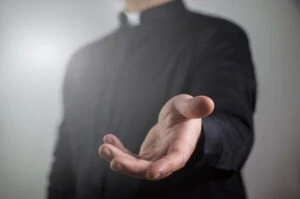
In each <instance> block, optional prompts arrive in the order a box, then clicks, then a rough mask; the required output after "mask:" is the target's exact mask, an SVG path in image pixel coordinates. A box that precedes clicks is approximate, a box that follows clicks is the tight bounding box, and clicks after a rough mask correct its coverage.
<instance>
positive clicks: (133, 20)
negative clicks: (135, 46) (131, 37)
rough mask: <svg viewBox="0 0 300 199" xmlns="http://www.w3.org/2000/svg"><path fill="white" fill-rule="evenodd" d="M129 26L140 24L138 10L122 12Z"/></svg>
mask: <svg viewBox="0 0 300 199" xmlns="http://www.w3.org/2000/svg"><path fill="white" fill-rule="evenodd" d="M124 14H125V15H126V17H127V23H128V25H129V26H138V25H140V24H141V15H140V13H139V12H124Z"/></svg>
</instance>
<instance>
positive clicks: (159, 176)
mask: <svg viewBox="0 0 300 199" xmlns="http://www.w3.org/2000/svg"><path fill="white" fill-rule="evenodd" d="M161 177H162V173H157V174H155V175H154V180H159V179H160V178H161Z"/></svg>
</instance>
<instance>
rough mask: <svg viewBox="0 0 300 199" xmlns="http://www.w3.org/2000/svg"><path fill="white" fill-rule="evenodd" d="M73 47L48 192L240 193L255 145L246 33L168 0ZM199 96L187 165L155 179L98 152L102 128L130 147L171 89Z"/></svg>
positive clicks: (77, 198)
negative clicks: (112, 164) (117, 167)
mask: <svg viewBox="0 0 300 199" xmlns="http://www.w3.org/2000/svg"><path fill="white" fill-rule="evenodd" d="M120 22H121V25H120V27H119V28H118V29H117V30H116V31H115V32H113V33H112V34H110V35H108V36H106V37H105V38H102V39H100V40H98V41H95V42H93V43H91V44H89V45H86V46H85V47H83V48H81V49H80V50H78V51H77V52H76V53H75V54H74V56H73V57H72V59H71V61H70V63H69V66H68V69H67V73H66V77H65V84H64V119H63V122H62V123H61V126H60V131H59V136H58V140H57V144H56V148H55V153H54V162H53V164H52V169H51V173H50V177H49V187H48V198H49V199H114V198H120V199H127V198H158V199H159V198H175V199H176V198H178V199H179V198H187V199H188V198H205V199H210V198H211V199H219V198H220V199H221V198H222V199H223V198H230V199H243V198H245V191H244V187H243V182H242V178H241V175H240V169H241V168H242V165H243V164H244V162H245V160H246V159H247V157H248V155H249V152H250V149H251V147H252V144H253V137H254V136H253V112H254V109H255V98H256V81H255V74H254V68H253V64H252V60H251V55H250V51H249V46H248V40H247V36H246V34H245V32H244V31H243V30H242V29H241V28H240V27H238V26H237V25H235V24H233V23H231V22H229V21H227V20H224V19H219V18H215V17H210V16H205V15H202V14H196V13H192V12H190V11H188V10H186V9H185V7H184V5H183V3H182V1H180V0H177V1H172V2H170V3H167V4H164V5H162V6H159V7H155V8H151V9H148V10H146V11H144V12H142V13H141V24H140V25H138V26H135V27H131V26H129V25H128V23H127V20H126V16H125V15H124V14H120ZM183 93H187V94H190V95H193V96H197V95H206V96H209V97H211V98H212V99H213V100H214V102H215V111H214V112H213V114H212V115H211V116H209V117H207V118H204V119H203V124H202V133H201V137H200V139H199V140H198V144H197V148H196V150H195V151H194V153H193V155H192V157H191V158H190V160H189V162H188V163H187V164H186V166H185V167H184V168H183V169H181V170H179V171H178V172H176V173H174V174H172V175H171V176H170V177H168V178H166V179H163V180H161V181H157V182H150V181H146V180H138V179H134V178H131V177H128V176H125V175H122V174H118V173H114V172H112V171H110V169H109V166H108V164H107V162H105V161H104V160H102V159H101V158H100V157H99V156H98V154H97V151H98V147H99V146H100V144H101V143H102V137H103V135H105V134H106V133H114V134H116V135H117V136H118V137H119V138H120V139H121V140H122V142H124V144H125V145H126V146H127V147H128V148H129V149H130V150H132V151H134V152H138V150H139V147H140V145H141V143H142V141H143V139H144V138H145V135H146V134H147V132H148V130H149V129H150V128H151V127H152V126H153V125H154V124H155V123H156V120H157V117H158V114H159V111H160V109H161V108H162V106H163V104H164V103H166V102H167V101H168V100H169V99H170V98H172V97H173V96H175V95H178V94H183Z"/></svg>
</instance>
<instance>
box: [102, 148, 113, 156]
mask: <svg viewBox="0 0 300 199" xmlns="http://www.w3.org/2000/svg"><path fill="white" fill-rule="evenodd" d="M102 154H103V156H105V157H106V158H110V157H111V151H110V150H109V149H106V148H104V149H102Z"/></svg>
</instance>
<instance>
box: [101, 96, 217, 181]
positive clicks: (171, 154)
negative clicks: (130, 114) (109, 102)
mask: <svg viewBox="0 0 300 199" xmlns="http://www.w3.org/2000/svg"><path fill="white" fill-rule="evenodd" d="M213 109H214V103H213V101H212V100H211V99H210V98H208V97H205V96H197V97H192V96H190V95H186V94H182V95H177V96H175V97H173V98H172V99H170V100H169V101H168V102H167V103H166V104H165V105H164V106H163V107H162V109H161V111H160V113H159V116H158V122H157V123H156V124H155V125H154V126H153V127H152V128H151V129H150V131H149V132H148V134H147V136H146V138H145V140H144V142H143V143H142V146H141V148H140V151H139V154H133V153H131V152H130V151H129V150H128V149H127V148H125V147H124V146H123V144H122V142H121V141H120V140H119V139H118V138H117V137H116V136H114V135H112V134H108V135H106V136H104V138H103V141H104V143H103V144H102V145H101V146H100V147H99V155H100V156H101V157H102V158H104V159H105V160H107V161H108V162H110V167H111V169H112V170H113V171H116V172H121V173H124V174H126V175H129V176H132V177H136V178H142V179H148V180H160V179H163V178H165V177H167V176H169V175H171V174H172V173H173V172H175V171H177V170H179V169H181V168H182V167H184V165H185V164H186V163H187V161H188V160H189V158H190V156H191V155H192V153H193V151H194V149H195V147H196V144H197V142H198V139H199V136H200V133H201V126H202V118H203V117H205V116H208V115H209V114H210V113H211V112H212V111H213Z"/></svg>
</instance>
